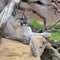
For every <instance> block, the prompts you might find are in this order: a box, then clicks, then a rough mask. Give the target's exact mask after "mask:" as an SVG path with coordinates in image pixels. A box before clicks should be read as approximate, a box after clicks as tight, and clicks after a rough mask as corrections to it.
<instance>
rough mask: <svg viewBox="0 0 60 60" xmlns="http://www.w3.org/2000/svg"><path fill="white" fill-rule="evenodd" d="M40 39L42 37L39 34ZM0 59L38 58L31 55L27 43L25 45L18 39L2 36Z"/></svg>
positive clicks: (25, 59) (20, 59)
mask: <svg viewBox="0 0 60 60" xmlns="http://www.w3.org/2000/svg"><path fill="white" fill-rule="evenodd" d="M35 38H36V37H35ZM40 39H41V40H44V38H42V37H41V36H40ZM0 60H38V59H37V58H36V57H34V56H32V53H31V50H30V46H29V45H25V44H23V43H21V42H18V41H14V40H10V39H5V38H2V39H1V44H0Z"/></svg>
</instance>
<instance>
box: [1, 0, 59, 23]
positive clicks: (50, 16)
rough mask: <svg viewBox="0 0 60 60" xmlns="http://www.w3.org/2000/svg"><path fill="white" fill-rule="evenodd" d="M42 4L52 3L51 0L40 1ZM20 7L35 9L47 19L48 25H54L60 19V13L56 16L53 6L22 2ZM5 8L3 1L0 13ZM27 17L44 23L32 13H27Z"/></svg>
mask: <svg viewBox="0 0 60 60" xmlns="http://www.w3.org/2000/svg"><path fill="white" fill-rule="evenodd" d="M9 1H11V0H8V2H9ZM25 1H27V0H25ZM30 1H33V0H30ZM36 1H37V0H36ZM40 2H43V3H45V4H46V3H50V2H51V0H40ZM20 6H22V7H24V8H25V7H26V8H33V9H35V10H36V11H37V12H38V13H40V14H41V15H42V16H43V17H45V18H46V20H47V22H48V23H53V22H55V21H56V20H59V19H60V13H59V12H56V14H55V9H53V6H44V5H41V4H35V3H30V4H27V3H26V2H21V4H20ZM58 7H60V3H58ZM3 8H4V6H3V3H2V0H0V11H1V10H2V9H3ZM26 16H27V18H28V19H29V20H32V19H37V20H38V21H40V22H43V19H42V18H40V17H39V16H38V15H36V14H34V13H33V12H32V11H29V12H27V13H26Z"/></svg>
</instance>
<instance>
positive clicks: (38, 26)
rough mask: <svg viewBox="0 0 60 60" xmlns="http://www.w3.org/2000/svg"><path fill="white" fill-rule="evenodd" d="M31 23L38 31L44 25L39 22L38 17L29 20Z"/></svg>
mask: <svg viewBox="0 0 60 60" xmlns="http://www.w3.org/2000/svg"><path fill="white" fill-rule="evenodd" d="M29 24H30V25H31V26H33V27H34V28H35V30H36V31H37V30H40V29H42V27H43V26H42V24H39V23H38V21H37V20H36V19H33V20H30V21H29Z"/></svg>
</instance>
